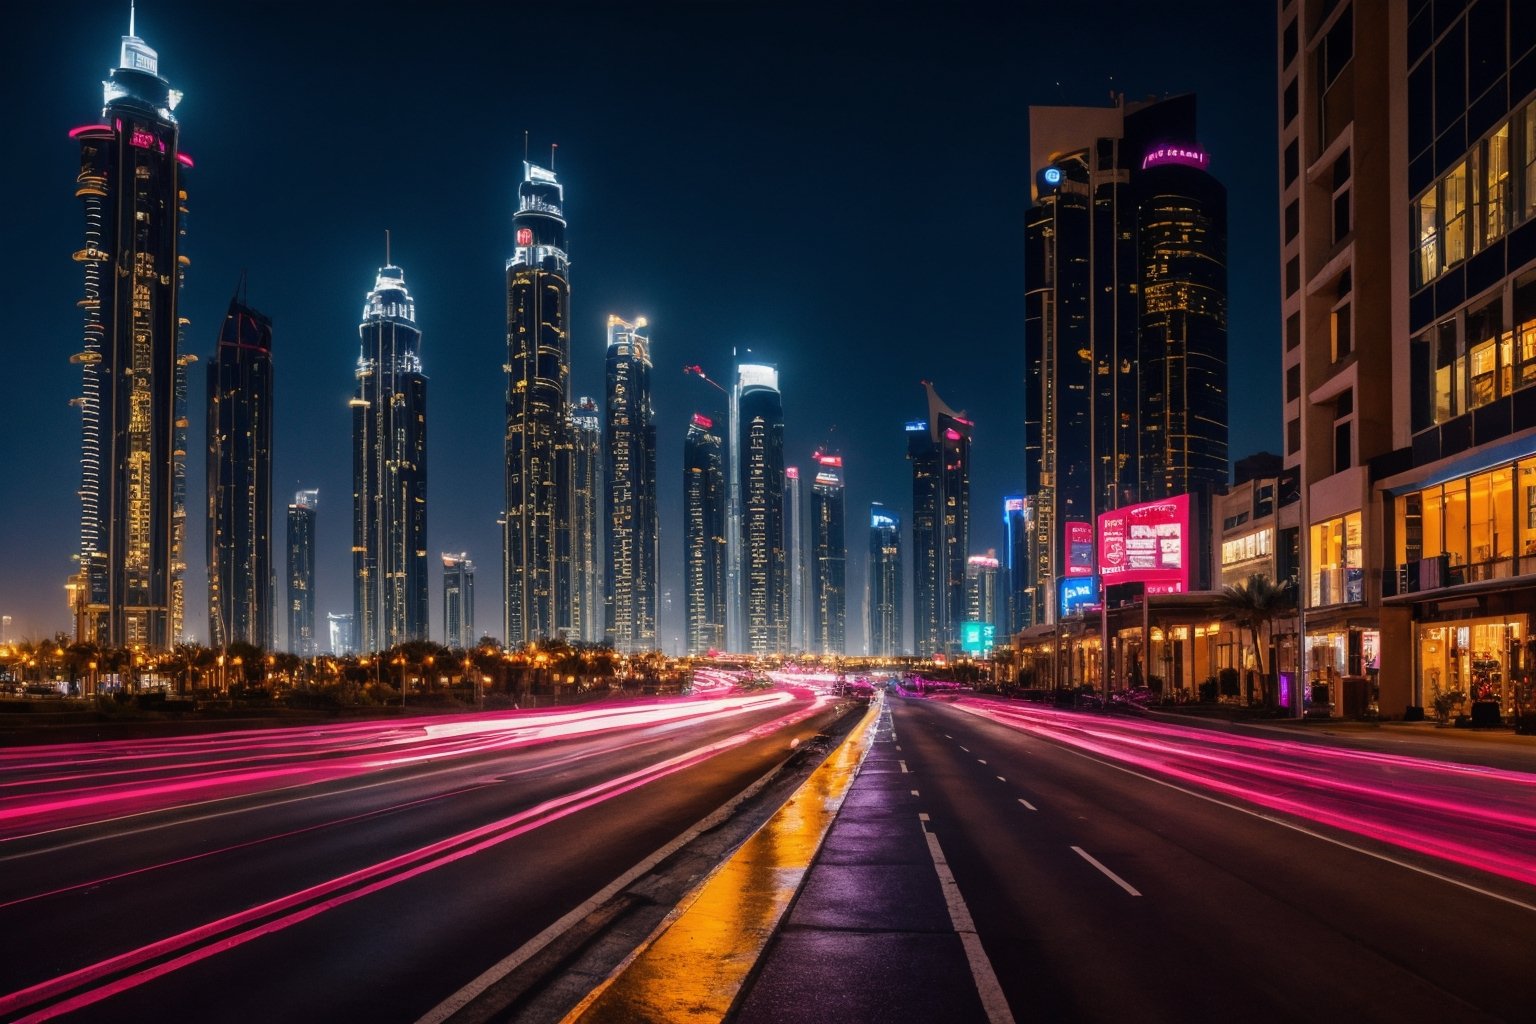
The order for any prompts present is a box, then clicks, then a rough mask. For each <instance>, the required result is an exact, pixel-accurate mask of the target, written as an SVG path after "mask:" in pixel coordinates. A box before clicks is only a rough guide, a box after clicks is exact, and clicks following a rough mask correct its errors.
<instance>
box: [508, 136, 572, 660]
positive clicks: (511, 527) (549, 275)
mask: <svg viewBox="0 0 1536 1024" xmlns="http://www.w3.org/2000/svg"><path fill="white" fill-rule="evenodd" d="M517 199H518V202H517V212H516V213H514V214H513V215H512V228H513V234H514V240H515V243H516V248H515V249H514V250H513V254H512V257H511V258H510V259H509V260H507V360H506V367H505V368H506V373H507V428H506V439H505V454H506V479H505V484H506V510H505V514H504V515H503V517H502V531H503V532H502V584H503V586H504V588H505V590H506V594H505V596H504V599H503V604H502V611H503V614H502V620H503V621H502V632H503V635H504V636H505V637H506V641H507V645H508V646H517V645H519V644H525V643H528V642H530V641H535V640H540V639H547V638H549V637H553V636H555V635H556V633H557V632H558V631H559V623H560V616H559V614H558V611H557V599H558V596H559V586H558V579H557V577H558V574H559V564H558V563H559V548H558V538H557V533H558V532H559V530H560V525H561V524H560V520H561V518H562V517H563V516H564V515H566V514H567V506H568V504H569V498H568V497H567V496H564V495H561V494H560V493H558V492H559V483H560V470H559V464H560V455H561V452H560V448H561V441H562V437H563V436H564V434H565V431H566V428H567V418H568V411H567V403H568V399H569V394H570V391H569V388H570V384H569V379H570V368H571V342H570V333H569V331H570V328H569V324H570V304H571V286H570V260H569V258H568V256H567V250H566V238H565V232H566V223H565V213H564V203H565V193H564V190H563V189H562V187H561V185H560V182H559V181H558V180H557V179H556V177H555V173H554V171H552V170H548V169H546V168H543V167H539V166H537V165H535V164H531V163H528V162H527V161H524V163H523V180H522V182H521V183H520V184H519V185H518V190H517ZM567 628H569V627H567Z"/></svg>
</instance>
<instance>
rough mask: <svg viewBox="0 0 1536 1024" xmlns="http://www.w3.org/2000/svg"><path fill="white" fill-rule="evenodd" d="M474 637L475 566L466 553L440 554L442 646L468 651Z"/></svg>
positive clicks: (475, 641)
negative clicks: (441, 562) (441, 559)
mask: <svg viewBox="0 0 1536 1024" xmlns="http://www.w3.org/2000/svg"><path fill="white" fill-rule="evenodd" d="M479 640H480V638H479V637H478V636H476V635H475V563H474V562H472V561H470V560H469V555H468V554H466V553H465V552H462V551H461V552H459V553H458V554H450V553H448V552H446V551H445V552H443V643H444V644H446V645H447V646H449V647H452V648H454V649H456V650H461V651H467V650H469V649H470V648H471V647H474V646H475V645H476V644H477V643H478V642H479Z"/></svg>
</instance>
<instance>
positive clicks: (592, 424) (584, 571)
mask: <svg viewBox="0 0 1536 1024" xmlns="http://www.w3.org/2000/svg"><path fill="white" fill-rule="evenodd" d="M555 468H556V473H557V477H556V485H555V493H556V495H558V496H559V499H560V500H561V502H562V503H563V509H564V511H563V513H562V514H561V515H560V516H558V517H557V518H556V520H555V564H556V568H557V572H556V578H555V585H556V586H555V598H556V599H555V622H556V625H557V626H558V629H559V633H560V635H561V636H562V637H564V638H565V639H566V640H568V641H572V642H575V641H580V642H582V643H589V644H595V643H598V642H599V641H601V640H602V639H603V632H604V630H605V629H606V628H607V623H606V622H605V617H606V615H605V612H604V604H605V596H604V587H603V564H604V559H603V529H602V525H603V517H602V511H601V503H602V500H603V428H602V423H601V421H600V419H599V417H598V412H597V403H596V402H595V401H593V400H592V399H591V398H587V397H585V396H583V397H582V398H580V399H578V400H577V401H576V403H575V404H574V405H573V406H572V407H571V410H570V415H568V416H567V417H566V421H565V434H564V436H563V438H562V439H561V442H560V458H559V461H558V462H557V463H556V467H555Z"/></svg>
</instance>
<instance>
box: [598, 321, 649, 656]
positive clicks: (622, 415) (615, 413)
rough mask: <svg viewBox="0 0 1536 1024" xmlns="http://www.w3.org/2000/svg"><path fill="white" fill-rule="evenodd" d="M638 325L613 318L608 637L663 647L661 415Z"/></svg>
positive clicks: (618, 644)
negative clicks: (659, 633) (659, 598)
mask: <svg viewBox="0 0 1536 1024" xmlns="http://www.w3.org/2000/svg"><path fill="white" fill-rule="evenodd" d="M645 326H646V322H645V318H644V317H641V318H640V319H639V320H637V321H635V322H634V323H630V322H628V321H627V320H622V319H620V318H619V317H616V316H610V317H609V318H608V358H607V387H608V402H607V412H608V418H607V422H606V424H605V429H604V449H605V450H606V453H607V457H608V481H607V483H608V501H607V515H608V537H607V543H608V579H607V586H608V636H609V637H611V638H612V641H613V646H614V649H615V650H617V651H619V652H621V653H626V654H628V653H637V652H640V651H650V650H655V649H656V594H657V579H656V576H657V571H658V569H659V566H658V564H657V561H656V556H657V530H658V524H657V520H656V414H655V411H654V409H653V408H652V406H651V341H650V337H649V335H647V334H643V333H641V332H642V331H643V330H644V329H645Z"/></svg>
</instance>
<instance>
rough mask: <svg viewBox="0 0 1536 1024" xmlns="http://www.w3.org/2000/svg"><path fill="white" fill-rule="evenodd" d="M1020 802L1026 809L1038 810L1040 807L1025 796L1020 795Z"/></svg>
mask: <svg viewBox="0 0 1536 1024" xmlns="http://www.w3.org/2000/svg"><path fill="white" fill-rule="evenodd" d="M1019 803H1021V804H1023V805H1024V809H1025V810H1026V811H1038V810H1039V809H1040V808H1038V807H1036V806H1035V805H1034V804H1032V803H1030V802H1029V801H1028V800H1025V799H1024V798H1023V797H1019Z"/></svg>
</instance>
